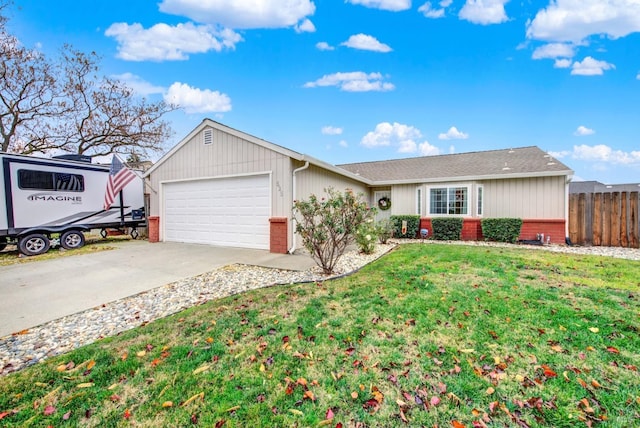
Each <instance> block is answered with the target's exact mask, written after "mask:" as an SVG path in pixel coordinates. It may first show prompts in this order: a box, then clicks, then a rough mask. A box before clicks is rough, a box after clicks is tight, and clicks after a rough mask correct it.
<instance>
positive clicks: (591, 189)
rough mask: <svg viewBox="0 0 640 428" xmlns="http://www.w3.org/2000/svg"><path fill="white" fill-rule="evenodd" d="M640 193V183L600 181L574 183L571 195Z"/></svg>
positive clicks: (570, 191) (570, 185)
mask: <svg viewBox="0 0 640 428" xmlns="http://www.w3.org/2000/svg"><path fill="white" fill-rule="evenodd" d="M610 192H640V183H627V184H604V183H600V182H599V181H572V182H571V183H569V193H610Z"/></svg>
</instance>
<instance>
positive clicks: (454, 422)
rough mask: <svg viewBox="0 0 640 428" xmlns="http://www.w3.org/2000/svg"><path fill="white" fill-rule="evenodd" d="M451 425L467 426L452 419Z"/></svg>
mask: <svg viewBox="0 0 640 428" xmlns="http://www.w3.org/2000/svg"><path fill="white" fill-rule="evenodd" d="M451 426H452V427H453V428H465V425H464V424H463V423H461V422H458V421H451Z"/></svg>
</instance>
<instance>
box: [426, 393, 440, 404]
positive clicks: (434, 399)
mask: <svg viewBox="0 0 640 428" xmlns="http://www.w3.org/2000/svg"><path fill="white" fill-rule="evenodd" d="M429 402H430V403H431V405H432V406H433V407H436V406H437V405H438V404H440V398H439V397H436V396H435V395H434V396H433V397H431V400H429Z"/></svg>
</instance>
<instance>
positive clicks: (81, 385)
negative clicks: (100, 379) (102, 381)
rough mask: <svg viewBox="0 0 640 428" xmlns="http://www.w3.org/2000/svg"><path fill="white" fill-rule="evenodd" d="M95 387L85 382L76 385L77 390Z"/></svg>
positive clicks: (91, 383)
mask: <svg viewBox="0 0 640 428" xmlns="http://www.w3.org/2000/svg"><path fill="white" fill-rule="evenodd" d="M92 386H93V382H85V383H79V384H77V385H76V388H91V387H92Z"/></svg>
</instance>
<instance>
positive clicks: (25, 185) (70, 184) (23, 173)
mask: <svg viewBox="0 0 640 428" xmlns="http://www.w3.org/2000/svg"><path fill="white" fill-rule="evenodd" d="M18 187H20V188H21V189H33V190H53V191H60V192H83V191H84V177H83V176H82V175H79V174H66V173H60V172H51V171H35V170H30V169H20V170H18Z"/></svg>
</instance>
